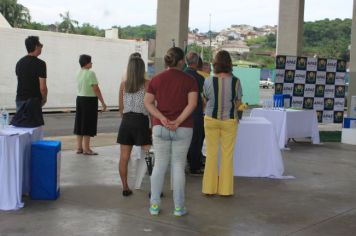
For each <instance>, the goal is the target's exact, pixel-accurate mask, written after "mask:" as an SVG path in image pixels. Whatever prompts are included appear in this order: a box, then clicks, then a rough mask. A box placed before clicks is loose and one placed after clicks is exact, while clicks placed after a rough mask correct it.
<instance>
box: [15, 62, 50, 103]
mask: <svg viewBox="0 0 356 236" xmlns="http://www.w3.org/2000/svg"><path fill="white" fill-rule="evenodd" d="M16 75H17V95H16V101H25V100H27V99H29V98H40V99H42V95H41V92H40V81H39V78H47V69H46V63H45V62H44V61H42V60H41V59H39V58H37V57H35V56H29V55H27V56H24V57H23V58H21V59H20V60H19V61H18V62H17V64H16Z"/></svg>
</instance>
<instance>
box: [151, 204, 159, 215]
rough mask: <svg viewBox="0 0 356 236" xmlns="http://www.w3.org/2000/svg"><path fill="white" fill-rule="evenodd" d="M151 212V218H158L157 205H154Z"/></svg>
mask: <svg viewBox="0 0 356 236" xmlns="http://www.w3.org/2000/svg"><path fill="white" fill-rule="evenodd" d="M149 210H150V214H151V216H157V215H158V214H159V206H158V205H156V204H152V205H151V207H150V209H149Z"/></svg>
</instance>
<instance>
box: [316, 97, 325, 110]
mask: <svg viewBox="0 0 356 236" xmlns="http://www.w3.org/2000/svg"><path fill="white" fill-rule="evenodd" d="M314 110H324V98H314Z"/></svg>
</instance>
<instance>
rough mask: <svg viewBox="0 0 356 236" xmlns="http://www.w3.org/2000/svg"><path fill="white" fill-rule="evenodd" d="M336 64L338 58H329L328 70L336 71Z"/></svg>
mask: <svg viewBox="0 0 356 236" xmlns="http://www.w3.org/2000/svg"><path fill="white" fill-rule="evenodd" d="M336 64H337V60H335V59H328V60H327V65H326V71H330V72H336Z"/></svg>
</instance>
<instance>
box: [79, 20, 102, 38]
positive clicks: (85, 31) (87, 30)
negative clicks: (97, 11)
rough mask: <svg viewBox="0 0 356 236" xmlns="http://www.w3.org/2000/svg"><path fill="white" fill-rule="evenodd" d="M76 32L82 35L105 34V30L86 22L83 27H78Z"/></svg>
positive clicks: (100, 35)
mask: <svg viewBox="0 0 356 236" xmlns="http://www.w3.org/2000/svg"><path fill="white" fill-rule="evenodd" d="M76 33H77V34H82V35H91V36H99V37H104V35H105V31H104V30H102V29H99V28H98V27H95V26H93V25H90V24H89V23H84V24H83V25H82V26H81V27H78V28H77V31H76Z"/></svg>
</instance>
